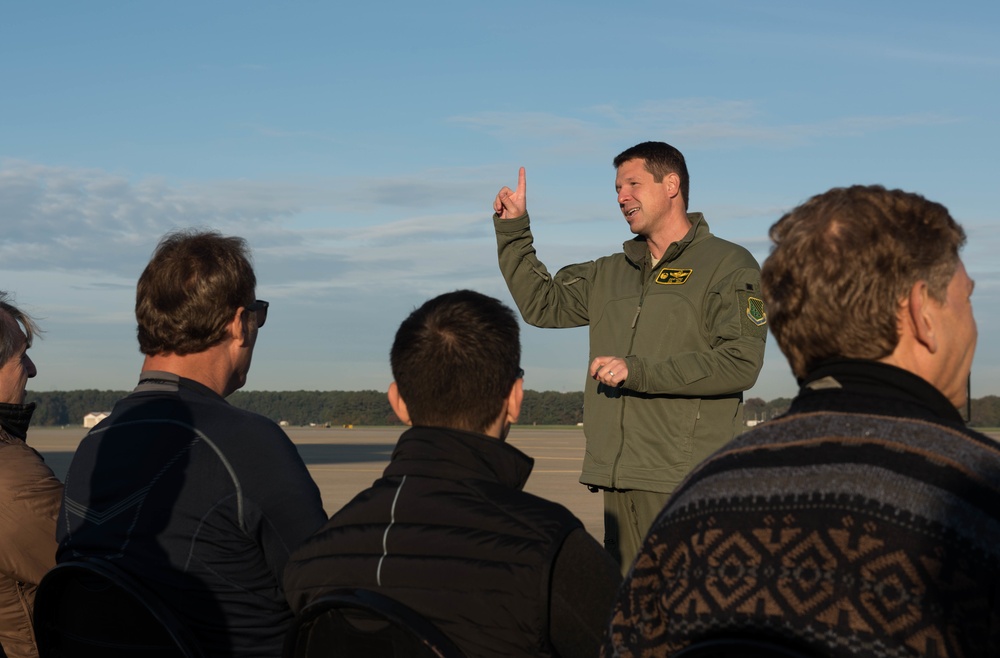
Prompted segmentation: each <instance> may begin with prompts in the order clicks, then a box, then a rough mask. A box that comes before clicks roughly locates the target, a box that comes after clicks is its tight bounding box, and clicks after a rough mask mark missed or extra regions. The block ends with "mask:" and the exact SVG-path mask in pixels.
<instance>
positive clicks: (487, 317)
mask: <svg viewBox="0 0 1000 658" xmlns="http://www.w3.org/2000/svg"><path fill="white" fill-rule="evenodd" d="M520 353H521V348H520V340H519V336H518V326H517V320H516V318H515V317H514V315H513V313H512V312H511V311H510V309H508V308H506V307H505V306H504V305H502V304H501V303H500V302H498V301H497V300H495V299H492V298H490V297H487V296H485V295H481V294H479V293H476V292H472V291H457V292H453V293H448V294H444V295H441V296H439V297H436V298H434V299H432V300H430V301H428V302H427V303H425V304H424V305H423V306H421V307H420V308H418V309H417V310H415V311H414V312H413V313H412V314H411V315H410V316H409V317H408V318H407V319H406V320H405V321H404V322H403V323H402V325H401V326H400V328H399V331H398V332H397V334H396V338H395V342H394V343H393V347H392V350H391V362H392V372H393V377H394V380H395V381H394V382H393V383H392V384H391V385H390V388H389V401H390V403H391V405H392V407H393V409H394V411H395V412H396V414H397V415H398V417H399V418H400V419H401V420H402V421H403V422H405V423H407V424H410V425H412V426H413V427H412V428H411V429H409V430H407V431H406V432H405V433H404V434H403V435H402V436H401V437H400V439H399V442H398V444H397V446H396V449H395V450H394V452H393V456H392V460H391V462H390V464H389V466H388V467H387V468H386V470H385V472H384V474H383V476H382V478H380V479H379V480H378V481H376V482H375V484H374V485H373V486H372V487H371V488H369V489H367V490H365V491H363V492H361V493H360V494H358V495H357V496H356V497H355V498H354V499H353V500H352V501H351V502H350V503H348V504H347V505H346V506H345V507H344V508H343V509H342V510H340V511H339V512H337V513H336V514H335V515H334V516H333V517H332V518H331V519H330V521H329V522H328V523H327V524H326V525H325V526H324V527H323V528H322V529H321V530H320V531H319V532H318V533H317V534H316V535H314V536H313V537H312V538H310V539H309V540H308V541H307V542H306V543H305V544H303V546H302V547H301V548H299V550H297V551H296V552H295V553H294V554H293V556H292V559H291V560H290V562H289V565H288V568H287V569H286V570H285V588H286V592H287V594H288V597H289V601H290V603H291V605H292V608H293V610H295V611H297V612H298V611H301V610H302V609H303V608H304V607H305V606H307V605H309V604H310V603H311V602H313V601H315V600H316V599H317V598H319V597H321V596H322V595H323V594H324V593H326V592H328V591H330V590H331V589H334V588H338V587H362V588H367V589H372V590H375V591H378V592H380V593H383V594H385V595H387V596H390V597H391V598H394V599H397V600H398V601H400V602H401V603H403V604H404V605H407V606H409V607H410V608H412V609H413V610H415V611H417V612H418V613H420V614H421V615H423V616H424V617H426V618H427V619H428V620H430V621H431V622H432V623H433V624H435V625H436V626H437V627H438V628H439V629H440V630H441V631H442V632H444V633H445V634H446V635H447V636H448V637H449V638H450V639H451V640H452V641H453V642H454V643H455V644H456V645H457V646H458V647H459V648H460V649H462V650H463V651H464V652H465V654H466V655H469V656H546V655H559V656H563V657H564V658H568V657H571V656H581V657H582V656H594V655H596V653H597V649H598V646H599V642H600V634H601V633H602V632H603V622H604V620H605V619H606V617H607V613H608V610H609V609H610V605H611V601H612V598H613V596H614V592H615V590H616V587H617V585H618V583H619V581H620V577H619V576H618V569H617V565H616V564H615V563H614V562H613V561H612V560H611V558H610V557H609V556H608V555H607V553H606V552H605V551H604V550H603V549H602V548H601V546H600V545H599V544H598V543H597V542H596V541H595V540H594V539H593V538H592V537H591V536H590V535H588V534H587V532H586V531H585V530H584V529H583V526H582V524H581V523H580V521H579V520H578V519H576V517H574V516H573V515H572V514H571V513H570V512H569V511H568V510H567V509H565V508H564V507H562V506H561V505H558V504H556V503H553V502H550V501H547V500H545V499H542V498H539V497H537V496H534V495H531V494H528V493H525V492H524V491H522V488H523V487H524V483H525V481H526V480H527V478H528V475H529V474H530V472H531V467H532V464H533V460H532V459H531V458H530V457H528V456H527V455H525V454H524V453H522V452H521V451H519V450H517V449H516V448H514V447H513V446H511V445H509V444H508V443H506V441H505V440H504V439H505V438H506V436H507V432H508V431H509V428H510V425H511V423H513V422H516V420H517V417H518V415H519V413H520V407H521V401H522V396H523V380H522V378H521V377H522V374H523V373H522V371H521V370H520Z"/></svg>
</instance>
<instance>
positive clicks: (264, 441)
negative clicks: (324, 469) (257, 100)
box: [57, 231, 326, 658]
mask: <svg viewBox="0 0 1000 658" xmlns="http://www.w3.org/2000/svg"><path fill="white" fill-rule="evenodd" d="M256 288H257V277H256V275H255V274H254V271H253V267H252V264H251V261H250V251H249V248H248V246H247V244H246V242H245V241H244V240H243V239H242V238H237V237H225V236H222V235H219V234H218V233H214V232H200V231H182V232H175V233H171V234H168V235H167V236H165V237H164V238H163V240H161V241H160V244H159V245H158V246H157V248H156V251H155V252H154V254H153V258H152V259H151V260H150V262H149V264H148V265H147V266H146V269H145V270H144V271H143V273H142V276H141V277H140V278H139V283H138V285H137V286H136V304H135V307H136V309H135V310H136V320H137V322H138V338H139V348H140V350H141V351H142V353H143V354H144V355H145V358H144V360H143V365H142V371H141V373H140V374H139V383H138V385H137V386H136V387H135V389H134V390H133V391H132V393H131V394H130V395H128V396H127V397H125V398H123V399H122V400H119V401H118V402H117V403H116V404H115V407H114V410H113V411H112V413H111V416H110V417H109V418H106V419H105V420H104V421H103V422H101V423H100V424H99V425H98V426H97V427H95V428H94V429H93V430H91V432H90V433H89V434H88V435H87V436H86V437H85V438H84V439H83V441H82V442H81V443H80V447H79V448H78V449H77V451H76V454H75V455H74V456H73V463H72V464H71V465H70V467H69V473H68V474H67V476H66V482H67V486H66V492H65V498H64V500H63V506H62V512H61V514H60V517H61V518H60V523H59V526H58V539H59V552H58V555H57V561H58V562H65V561H68V560H75V559H79V558H90V557H97V558H102V559H105V560H109V561H111V562H112V563H114V564H115V565H116V566H118V567H119V568H120V569H122V570H123V571H125V572H126V573H128V574H130V575H131V576H132V577H134V578H136V579H138V580H139V581H140V582H142V583H143V584H145V585H146V586H147V587H148V588H150V589H152V590H154V591H155V592H156V593H157V594H158V595H159V596H160V598H161V599H162V600H163V602H164V603H165V604H166V605H167V606H168V607H169V608H171V609H172V610H173V611H174V613H175V614H176V615H177V617H178V618H179V619H180V621H181V622H182V623H183V624H184V625H185V626H187V627H189V629H190V630H191V633H192V635H194V636H195V638H196V639H197V641H198V643H199V644H200V645H201V649H202V651H203V652H204V653H205V654H206V655H208V656H219V657H222V656H225V657H226V658H234V657H239V656H277V655H280V653H281V649H282V646H283V642H284V638H285V633H286V631H287V628H288V625H289V623H290V622H291V621H292V611H291V610H290V609H289V607H288V604H287V601H286V600H285V597H284V593H283V592H282V591H281V577H282V572H283V571H284V567H285V562H286V560H287V559H288V556H289V553H290V552H291V550H292V549H294V548H295V547H296V546H298V545H299V544H300V543H301V542H302V540H304V539H305V538H306V537H308V536H309V535H311V534H312V533H313V532H315V530H316V528H318V527H319V526H320V525H322V523H323V521H324V520H325V519H326V514H325V513H324V512H323V503H322V500H321V498H320V493H319V489H318V488H317V487H316V484H315V483H314V482H313V480H312V478H311V477H310V476H309V472H308V471H307V470H306V467H305V464H304V463H303V462H302V458H301V457H300V456H299V454H298V451H297V450H296V449H295V446H294V445H293V444H292V442H291V441H290V440H289V439H288V436H287V435H286V434H285V433H284V432H283V431H282V430H281V428H280V427H278V425H277V424H276V423H274V422H273V421H271V420H269V419H268V418H265V417H263V416H260V415H258V414H254V413H251V412H248V411H245V410H242V409H238V408H237V407H234V406H232V405H230V404H229V403H228V402H226V400H225V398H226V397H227V396H228V395H229V394H230V393H232V392H233V391H235V390H237V389H238V388H240V387H241V386H243V384H244V383H245V382H246V378H247V374H248V373H249V370H250V363H251V359H252V356H253V350H254V346H255V345H256V342H257V338H258V336H259V335H260V330H261V328H262V327H263V326H264V322H265V320H266V319H267V308H268V304H267V302H265V301H262V300H258V299H255V297H256V294H255V293H256ZM89 607H90V608H98V612H99V613H101V614H104V613H103V611H101V610H100V609H99V606H89ZM81 614H82V613H81ZM119 624H120V626H121V627H122V628H123V630H124V629H126V628H127V627H128V626H129V624H128V623H127V622H125V621H122V620H120V619H119Z"/></svg>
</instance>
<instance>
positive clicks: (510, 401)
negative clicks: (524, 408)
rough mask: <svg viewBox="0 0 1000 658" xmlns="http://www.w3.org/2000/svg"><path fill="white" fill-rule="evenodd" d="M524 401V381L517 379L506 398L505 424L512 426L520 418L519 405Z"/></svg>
mask: <svg viewBox="0 0 1000 658" xmlns="http://www.w3.org/2000/svg"><path fill="white" fill-rule="evenodd" d="M523 401H524V380H523V379H517V380H516V381H515V382H514V385H513V386H511V387H510V395H508V396H507V422H508V423H510V424H512V425H513V424H514V423H516V422H517V419H518V418H520V417H521V403H522V402H523Z"/></svg>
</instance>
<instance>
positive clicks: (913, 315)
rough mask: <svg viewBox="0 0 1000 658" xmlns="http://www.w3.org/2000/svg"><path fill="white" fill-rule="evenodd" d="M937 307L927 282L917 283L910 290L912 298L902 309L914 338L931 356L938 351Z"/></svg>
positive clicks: (908, 299) (905, 321)
mask: <svg viewBox="0 0 1000 658" xmlns="http://www.w3.org/2000/svg"><path fill="white" fill-rule="evenodd" d="M936 306H937V305H936V304H935V303H934V300H933V299H931V296H930V289H929V288H928V287H927V282H926V281H917V282H916V283H915V284H913V288H911V289H910V296H909V297H908V298H907V300H906V305H905V308H903V309H902V315H903V322H904V323H907V324H908V325H909V326H910V327H911V329H912V331H913V337H914V338H915V339H916V341H917V342H919V343H920V344H921V345H923V346H924V347H926V348H927V351H928V352H930V353H931V354H934V353H936V352H937V351H938V335H937V331H938V327H937V322H936V320H937V316H936V314H935V310H936V309H935V307H936Z"/></svg>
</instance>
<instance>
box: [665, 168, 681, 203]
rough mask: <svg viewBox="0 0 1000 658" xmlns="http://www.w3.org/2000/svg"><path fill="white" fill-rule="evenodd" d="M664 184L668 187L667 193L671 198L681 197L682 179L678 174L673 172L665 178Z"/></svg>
mask: <svg viewBox="0 0 1000 658" xmlns="http://www.w3.org/2000/svg"><path fill="white" fill-rule="evenodd" d="M663 182H664V184H665V185H666V186H667V191H668V193H669V194H670V196H671V197H677V196H680V193H681V177H680V176H678V175H677V174H675V173H673V172H671V173H669V174H667V175H666V176H664V177H663Z"/></svg>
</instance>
